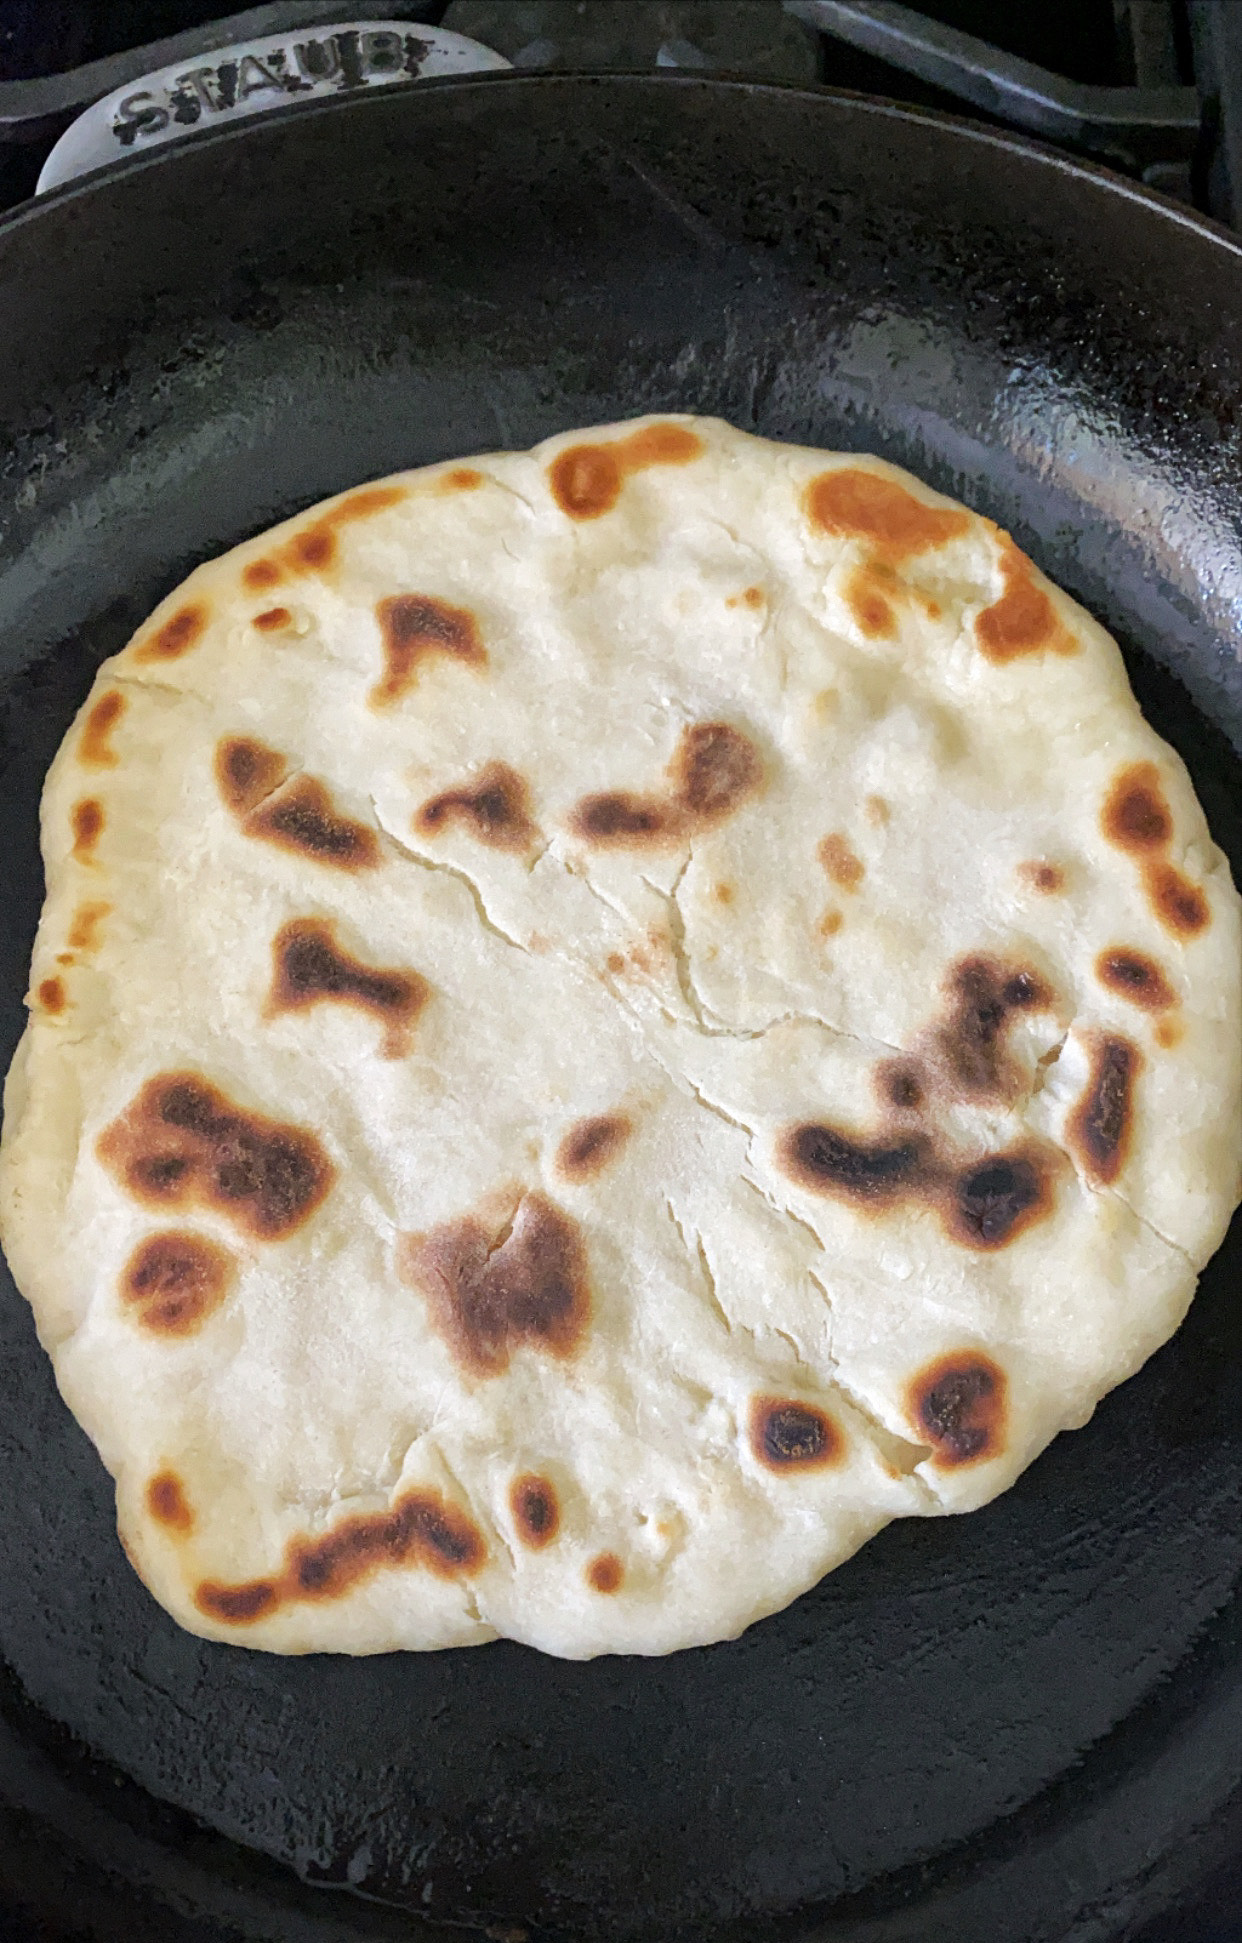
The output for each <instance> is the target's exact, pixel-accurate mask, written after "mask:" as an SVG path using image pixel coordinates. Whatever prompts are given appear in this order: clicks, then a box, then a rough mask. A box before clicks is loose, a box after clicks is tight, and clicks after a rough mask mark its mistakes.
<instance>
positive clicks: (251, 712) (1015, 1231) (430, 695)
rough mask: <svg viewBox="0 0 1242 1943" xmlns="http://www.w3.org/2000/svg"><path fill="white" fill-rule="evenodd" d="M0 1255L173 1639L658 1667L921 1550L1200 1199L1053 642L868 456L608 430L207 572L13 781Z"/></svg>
mask: <svg viewBox="0 0 1242 1943" xmlns="http://www.w3.org/2000/svg"><path fill="white" fill-rule="evenodd" d="M43 848H44V856H45V859H46V865H47V883H48V894H47V903H46V906H45V909H44V913H43V919H42V923H41V925H40V929H39V934H38V940H37V943H36V946H35V952H34V964H33V970H32V975H31V989H30V999H29V1004H30V1008H31V1019H30V1025H29V1029H28V1031H27V1033H26V1036H25V1038H24V1040H23V1042H22V1046H21V1049H20V1051H19V1053H18V1056H17V1058H16V1060H15V1062H14V1065H13V1069H12V1072H11V1074H10V1076H9V1082H8V1093H7V1100H6V1121H5V1131H4V1147H3V1163H2V1205H3V1235H4V1245H5V1248H6V1250H7V1253H8V1256H9V1260H10V1262H11V1264H12V1267H13V1271H14V1274H15V1275H16V1277H17V1280H18V1282H19V1284H20V1286H21V1288H22V1289H23V1290H24V1292H25V1294H26V1295H27V1297H28V1298H29V1300H30V1302H31V1303H32V1305H33V1307H34V1311H35V1314H36V1317H37V1320H38V1325H39V1330H40V1334H41V1337H42V1340H43V1342H44V1343H45V1345H46V1347H47V1349H48V1351H49V1353H50V1355H51V1356H52V1358H53V1361H54V1363H55V1367H56V1374H57V1378H58V1380H59V1383H60V1387H61V1389H62V1391H63V1393H64V1396H65V1398H66V1400H67V1402H68V1403H69V1406H70V1408H71V1409H72V1410H73V1411H74V1413H75V1415H76V1416H77V1417H78V1418H79V1420H80V1421H81V1423H82V1424H83V1425H84V1426H85V1427H86V1429H87V1431H88V1432H89V1434H90V1435H91V1437H92V1438H93V1439H94V1440H95V1442H96V1444H97V1445H98V1447H99V1450H100V1453H101V1455H102V1457H103V1460H104V1462H105V1464H106V1465H107V1466H108V1468H109V1470H110V1471H112V1473H113V1474H114V1475H115V1477H116V1480H117V1499H118V1508H119V1522H120V1529H121V1535H122V1540H123V1543H124V1544H125V1547H126V1550H127V1551H128V1553H129V1556H130V1557H131V1558H132V1560H133V1562H134V1565H135V1567H136V1568H137V1570H138V1571H139V1573H140V1574H141V1576H142V1577H143V1579H144V1580H145V1581H146V1583H147V1584H148V1585H149V1586H150V1588H151V1590H152V1591H153V1592H154V1593H155V1595H156V1597H157V1598H158V1599H159V1600H161V1601H162V1602H163V1604H164V1605H166V1606H167V1608H168V1609H169V1611H170V1612H171V1613H173V1614H174V1615H175V1617H176V1618H177V1619H178V1620H179V1621H180V1622H181V1624H182V1625H184V1626H187V1627H189V1628H190V1629H191V1630H192V1631H194V1632H197V1633H201V1634H204V1635H206V1636H208V1637H211V1638H215V1639H221V1640H237V1641H243V1642H245V1643H246V1644H248V1645H251V1646H256V1647H262V1648H265V1649H268V1650H271V1651H274V1652H286V1653H295V1652H307V1651H312V1650H318V1649H326V1650H330V1651H337V1652H354V1653H370V1652H380V1651H383V1650H386V1649H389V1648H393V1647H439V1646H454V1645H464V1644H468V1643H470V1642H472V1641H477V1640H485V1639H490V1638H492V1637H494V1636H495V1635H496V1634H503V1635H506V1636H508V1637H510V1638H513V1639H519V1640H525V1641H528V1642H530V1643H531V1644H532V1645H534V1646H537V1647H540V1648H542V1649H543V1650H544V1651H546V1652H550V1653H557V1654H563V1655H567V1656H570V1657H584V1656H588V1655H591V1654H595V1653H602V1652H624V1653H666V1652H670V1651H672V1650H674V1649H675V1648H678V1647H683V1646H689V1645H692V1644H697V1643H701V1642H706V1641H712V1640H717V1639H722V1638H726V1637H729V1636H731V1635H733V1634H736V1633H737V1632H739V1631H740V1630H741V1629H742V1628H743V1627H745V1626H747V1625H748V1624H749V1623H750V1622H751V1621H752V1620H754V1619H757V1618H758V1617H760V1615H762V1614H764V1613H768V1612H771V1611H773V1610H774V1609H776V1608H778V1607H781V1606H783V1605H785V1604H786V1603H787V1602H788V1601H789V1600H791V1599H793V1598H795V1597H796V1596H797V1595H798V1594H799V1593H800V1592H801V1591H803V1590H804V1589H805V1588H806V1587H807V1586H809V1585H811V1584H813V1583H814V1582H815V1581H816V1580H817V1579H819V1578H820V1577H821V1575H822V1574H823V1573H825V1572H827V1571H828V1570H830V1569H831V1568H832V1567H833V1566H835V1565H838V1564H840V1563H841V1561H842V1560H844V1559H846V1558H848V1557H849V1556H850V1554H851V1553H852V1552H854V1551H855V1550H856V1548H857V1547H858V1546H859V1545H861V1544H862V1543H863V1542H864V1541H865V1540H866V1539H867V1538H869V1537H870V1536H871V1535H872V1534H873V1533H874V1532H876V1531H877V1530H879V1529H880V1527H881V1526H883V1525H884V1524H886V1523H887V1522H888V1520H890V1519H892V1518H898V1517H906V1516H926V1515H931V1514H937V1513H941V1512H948V1511H965V1510H969V1509H971V1508H972V1507H974V1506H977V1505H980V1504H983V1503H985V1502H986V1501H987V1500H989V1499H991V1498H993V1497H995V1496H996V1494H997V1493H998V1492H1000V1491H1003V1490H1004V1489H1005V1488H1006V1486H1008V1485H1009V1484H1011V1483H1012V1482H1013V1480H1014V1479H1015V1478H1016V1477H1017V1475H1018V1474H1019V1472H1020V1471H1021V1470H1022V1469H1023V1468H1024V1466H1026V1465H1027V1464H1029V1463H1030V1462H1031V1460H1032V1458H1033V1457H1034V1456H1035V1455H1036V1454H1037V1452H1039V1451H1040V1450H1041V1449H1042V1448H1043V1447H1044V1446H1045V1445H1046V1444H1047V1443H1048V1442H1049V1440H1050V1439H1051V1438H1052V1437H1054V1436H1055V1435H1056V1434H1057V1432H1058V1431H1060V1430H1062V1429H1065V1428H1067V1427H1070V1426H1074V1425H1078V1424H1082V1423H1083V1422H1084V1421H1085V1420H1086V1418H1087V1417H1088V1416H1089V1415H1090V1413H1091V1410H1092V1408H1093V1407H1094V1405H1095V1403H1096V1401H1097V1400H1098V1399H1099V1397H1100V1396H1101V1395H1103V1393H1104V1392H1105V1391H1107V1390H1109V1389H1110V1388H1112V1386H1113V1385H1114V1384H1116V1383H1119V1382H1121V1381H1122V1379H1123V1378H1125V1377H1127V1376H1129V1375H1130V1374H1131V1372H1132V1371H1134V1370H1136V1369H1137V1368H1138V1367H1139V1365H1140V1364H1141V1363H1142V1362H1143V1361H1144V1359H1145V1358H1146V1357H1147V1356H1149V1355H1150V1354H1151V1352H1152V1351H1153V1350H1154V1349H1155V1348H1156V1347H1157V1346H1158V1345H1159V1344H1160V1343H1162V1342H1163V1341H1164V1340H1165V1339H1166V1338H1167V1337H1168V1336H1169V1335H1170V1334H1171V1333H1172V1331H1173V1330H1174V1329H1175V1328H1176V1327H1177V1325H1178V1323H1179V1322H1180V1321H1181V1319H1182V1316H1183V1314H1184V1313H1185V1310H1186V1307H1187V1304H1188V1303H1189V1301H1190V1299H1191V1295H1192V1293H1193V1290H1194V1285H1195V1279H1196V1274H1197V1272H1198V1270H1199V1269H1200V1268H1201V1267H1202V1265H1203V1263H1204V1262H1205V1261H1206V1259H1207V1258H1208V1256H1209V1255H1210V1254H1211V1252H1212V1251H1213V1249H1214V1248H1215V1247H1216V1246H1217V1244H1218V1242H1219V1241H1220V1239H1221V1236H1222V1234H1223V1232H1224V1229H1225V1225H1226V1222H1227V1220H1228V1217H1229V1214H1230V1211H1231V1210H1232V1208H1233V1206H1234V1204H1235V1202H1236V1200H1237V1198H1238V1195H1239V1157H1240V1154H1242V1121H1240V1115H1242V1087H1240V1075H1239V1061H1240V1057H1242V1053H1240V1048H1242V1033H1240V1032H1239V1013H1240V1009H1242V1008H1240V1004H1239V998H1240V990H1239V988H1240V983H1242V974H1240V947H1239V935H1240V934H1239V903H1238V899H1237V896H1236V894H1235V892H1234V889H1233V886H1232V884H1231V882H1230V878H1229V872H1228V868H1227V865H1226V863H1225V860H1224V858H1223V857H1222V856H1221V854H1220V852H1219V851H1218V850H1217V849H1216V848H1215V846H1214V845H1213V843H1212V840H1211V837H1210V836H1209V833H1208V829H1207V825H1206V823H1205V821H1204V817H1203V812H1202V810H1201V809H1200V807H1199V804H1198V802H1197V801H1196V799H1195V796H1194V793H1193V790H1192V788H1191V785H1190V782H1189V781H1188V779H1187V776H1186V772H1185V770H1184V769H1183V767H1182V765H1181V763H1180V762H1179V760H1178V758H1177V757H1176V756H1175V755H1174V754H1173V752H1172V751H1171V750H1170V749H1169V748H1168V747H1166V745H1165V744H1164V743H1163V742H1162V741H1161V740H1160V739H1159V737H1158V736H1157V735H1155V734H1154V733H1153V731H1152V730H1151V729H1150V728H1149V727H1148V726H1147V724H1146V723H1145V722H1144V721H1143V719H1142V717H1141V715H1140V713H1139V710H1138V707H1137V705H1136V703H1135V701H1134V698H1133V696H1132V694H1131V692H1130V689H1129V686H1128V683H1127V680H1126V676H1125V672H1124V669H1123V665H1122V661H1121V657H1120V655H1119V653H1118V651H1117V649H1116V647H1115V646H1114V644H1113V642H1112V641H1111V640H1110V639H1109V637H1108V636H1107V635H1106V634H1105V633H1104V632H1103V631H1102V630H1101V629H1100V628H1099V627H1098V626H1097V625H1096V624H1095V622H1094V621H1092V620H1091V618H1090V616H1089V615H1087V614H1085V613H1084V612H1083V611H1082V610H1081V609H1080V608H1079V607H1077V606H1075V604H1074V603H1073V602H1072V601H1070V600H1068V599H1067V598H1066V597H1065V596H1064V595H1063V594H1061V593H1059V592H1058V591H1057V590H1056V589H1055V588H1054V587H1052V586H1050V585H1049V584H1048V582H1047V581H1046V580H1045V579H1044V578H1043V577H1042V575H1041V574H1039V573H1038V572H1037V571H1036V569H1035V568H1034V567H1033V566H1032V564H1031V563H1030V561H1028V560H1027V559H1026V558H1025V557H1024V556H1023V555H1022V554H1021V553H1020V552H1019V551H1018V550H1017V548H1016V547H1015V546H1014V545H1013V543H1012V542H1011V541H1010V540H1009V538H1008V537H1007V536H1006V535H1005V534H1004V533H1002V532H1000V531H998V530H997V529H996V528H995V527H994V526H992V525H991V524H990V523H989V522H988V521H987V520H984V519H981V518H978V517H976V516H974V515H973V514H971V513H969V512H967V511H965V510H964V509H963V508H961V507H959V506H956V505H954V504H952V503H950V502H949V501H947V500H944V499H941V498H938V497H937V496H936V495H935V494H933V493H931V492H929V491H928V490H927V489H926V488H925V487H923V486H922V485H920V484H919V483H917V482H916V481H915V480H913V479H911V478H909V477H908V476H907V475H905V474H903V473H901V472H899V471H897V470H896V469H894V468H893V467H891V466H888V465H884V464H882V463H880V462H879V461H877V460H873V459H868V458H861V459H860V458H857V457H843V456H838V455H831V454H827V453H823V452H814V451H804V450H799V449H796V448H793V447H789V446H783V445H777V444H771V443H768V442H765V441H763V440H760V439H755V438H750V437H747V436H745V435H743V434H742V433H739V432H735V431H733V430H731V429H730V428H729V427H728V426H727V425H724V424H720V423H717V422H714V421H709V420H697V419H692V418H671V419H659V420H642V421H638V422H636V423H634V424H631V425H622V426H609V427H604V428H602V429H600V430H597V431H592V432H588V433H577V434H573V435H567V436H565V437H561V438H556V439H552V440H550V441H549V442H548V443H546V444H545V445H543V446H540V447H539V448H538V449H537V450H535V451H534V452H532V453H526V454H512V453H502V454H498V455H495V456H492V457H488V458H480V459H473V460H471V461H470V462H469V464H457V465H445V466H436V467H432V468H430V469H428V470H426V471H423V472H417V473H409V474H406V475H404V476H402V477H400V478H396V479H393V480H390V481H386V482H384V483H382V484H378V485H372V486H367V487H364V488H362V489H360V490H358V491H355V492H351V493H347V494H345V495H344V496H343V497H341V498H338V499H336V500H333V501H330V502H328V503H327V504H326V505H324V506H321V507H318V508H316V509H314V510H313V511H312V512H309V513H307V514H305V515H302V516H300V517H299V518H297V519H296V520H293V521H291V522H289V523H288V524H287V525H285V526H282V527H280V528H278V529H276V530H275V531H274V532H271V533H267V534H264V535H263V536H262V537H261V538H259V539H256V540H253V541H250V542H248V543H247V544H246V545H244V546H241V547H239V548H238V549H237V550H236V551H234V552H233V553H230V554H228V555H226V556H225V557H224V558H223V559H221V560H216V561H213V562H212V563H210V564H209V565H207V566H204V567H201V568H199V569H198V571H197V572H195V573H194V574H192V575H191V577H190V579H189V580H188V581H186V583H185V584H184V585H183V586H182V587H180V588H179V589H178V590H177V592H176V593H174V594H172V595H171V596H170V597H169V599H168V600H167V601H166V602H165V603H164V604H163V606H162V607H161V608H160V609H159V610H158V612H157V613H156V614H155V615H154V616H153V617H152V619H151V620H150V622H149V623H148V624H147V625H146V626H144V627H143V628H142V629H141V630H140V632H139V634H138V635H137V636H136V638H135V639H134V640H133V641H132V642H131V643H130V644H129V646H128V647H127V648H126V649H125V651H124V653H122V654H120V655H118V656H117V657H116V658H115V659H114V660H113V661H111V662H109V663H108V664H107V665H106V666H105V667H104V668H102V669H101V671H100V674H99V677H98V680H97V681H96V684H95V687H94V689H93V691H92V693H91V695H90V697H89V699H88V701H87V703H86V705H85V707H84V708H83V710H82V713H81V715H80V716H79V717H78V720H77V722H76V723H75V725H74V727H73V729H72V730H71V731H70V734H69V736H68V738H67V740H66V742H65V744H64V747H63V748H62V749H61V751H60V754H59V755H58V757H57V759H56V762H55V764H54V765H53V768H52V771H51V773H50V775H49V777H48V782H47V788H46V792H45V795H44V802H43Z"/></svg>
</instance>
